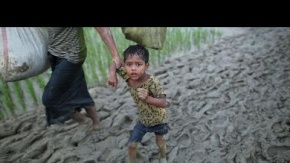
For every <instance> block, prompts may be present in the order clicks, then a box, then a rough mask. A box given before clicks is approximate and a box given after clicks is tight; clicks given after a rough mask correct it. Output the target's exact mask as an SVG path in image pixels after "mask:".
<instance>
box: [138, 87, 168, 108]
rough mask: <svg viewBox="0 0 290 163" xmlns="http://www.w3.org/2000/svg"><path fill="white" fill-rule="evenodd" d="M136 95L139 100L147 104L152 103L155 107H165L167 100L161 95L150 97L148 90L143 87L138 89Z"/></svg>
mask: <svg viewBox="0 0 290 163" xmlns="http://www.w3.org/2000/svg"><path fill="white" fill-rule="evenodd" d="M138 96H139V98H140V99H141V100H143V101H145V102H146V103H148V104H151V105H154V106H156V107H161V108H166V107H167V101H166V98H163V97H157V98H155V97H151V96H149V95H148V90H147V89H144V88H139V89H138Z"/></svg>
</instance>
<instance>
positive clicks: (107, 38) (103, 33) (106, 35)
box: [96, 27, 122, 68]
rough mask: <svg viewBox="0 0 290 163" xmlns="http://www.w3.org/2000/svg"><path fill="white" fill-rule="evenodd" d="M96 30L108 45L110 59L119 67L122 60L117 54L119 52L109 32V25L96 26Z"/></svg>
mask: <svg viewBox="0 0 290 163" xmlns="http://www.w3.org/2000/svg"><path fill="white" fill-rule="evenodd" d="M96 30H97V31H98V33H99V35H100V36H101V38H102V40H103V41H104V43H105V44H106V46H107V47H108V49H109V51H110V53H111V55H112V59H113V61H114V62H115V64H116V67H117V68H119V67H120V66H121V65H122V60H121V58H120V56H119V53H118V50H117V47H116V44H115V40H114V38H113V36H112V34H111V31H110V28H109V27H96Z"/></svg>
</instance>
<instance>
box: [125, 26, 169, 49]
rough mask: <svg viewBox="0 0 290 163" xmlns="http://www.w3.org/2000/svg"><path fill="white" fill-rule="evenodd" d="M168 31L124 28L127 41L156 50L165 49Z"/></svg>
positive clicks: (164, 29)
mask: <svg viewBox="0 0 290 163" xmlns="http://www.w3.org/2000/svg"><path fill="white" fill-rule="evenodd" d="M166 31H167V28H166V27H122V32H123V34H124V35H125V38H126V39H127V40H131V41H134V42H136V43H138V44H140V45H143V46H145V47H148V48H152V49H155V50H161V49H162V48H163V45H164V42H165V39H166Z"/></svg>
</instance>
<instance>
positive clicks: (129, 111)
mask: <svg viewBox="0 0 290 163" xmlns="http://www.w3.org/2000/svg"><path fill="white" fill-rule="evenodd" d="M150 73H152V74H154V75H156V76H157V77H158V78H159V79H160V81H161V83H162V84H163V85H164V88H165V90H166V92H167V93H168V98H169V100H170V101H171V106H170V107H169V108H168V113H169V117H170V122H169V126H170V128H171V129H170V131H169V133H168V134H167V135H166V136H165V138H166V140H167V146H168V152H167V158H168V162H170V163H268V162H275V163H286V162H290V76H289V75H290V28H250V29H248V30H247V32H244V33H241V34H239V35H235V36H233V37H227V38H224V39H223V40H222V41H220V42H218V43H216V44H215V45H212V46H210V47H207V48H205V49H202V50H200V51H191V52H187V53H186V54H185V55H182V57H175V58H174V57H173V58H170V59H168V60H166V61H165V62H164V63H162V64H161V65H160V66H159V67H154V68H151V69H150ZM90 92H91V94H92V96H93V98H94V100H95V102H96V106H97V111H98V114H99V117H100V120H101V126H102V128H101V130H100V131H91V127H90V126H77V124H76V123H74V122H72V121H69V122H67V123H66V124H65V125H63V126H60V127H50V128H46V127H45V115H44V112H43V110H44V109H43V108H39V109H37V110H36V111H33V112H29V113H25V114H22V115H20V116H18V117H15V118H10V119H7V120H4V121H1V122H0V128H1V130H0V162H1V163H97V162H98V163H121V162H126V160H127V148H126V145H125V144H126V142H127V140H128V138H129V134H130V131H131V130H132V128H133V126H134V122H136V109H135V105H134V103H133V100H132V99H131V96H130V94H129V92H128V87H127V86H126V85H125V83H124V82H123V81H120V84H119V86H118V89H117V90H113V89H112V88H109V87H107V86H102V87H95V88H92V89H90ZM137 157H138V160H139V162H144V163H157V162H158V157H159V156H158V150H157V146H156V145H155V138H154V135H153V134H147V135H145V137H144V139H143V141H142V144H140V145H139V146H138V154H137Z"/></svg>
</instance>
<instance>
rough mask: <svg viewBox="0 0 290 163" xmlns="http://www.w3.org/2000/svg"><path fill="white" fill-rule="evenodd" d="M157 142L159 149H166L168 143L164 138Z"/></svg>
mask: <svg viewBox="0 0 290 163" xmlns="http://www.w3.org/2000/svg"><path fill="white" fill-rule="evenodd" d="M156 144H157V146H158V148H159V149H163V150H166V143H165V141H164V140H162V141H156Z"/></svg>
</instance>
